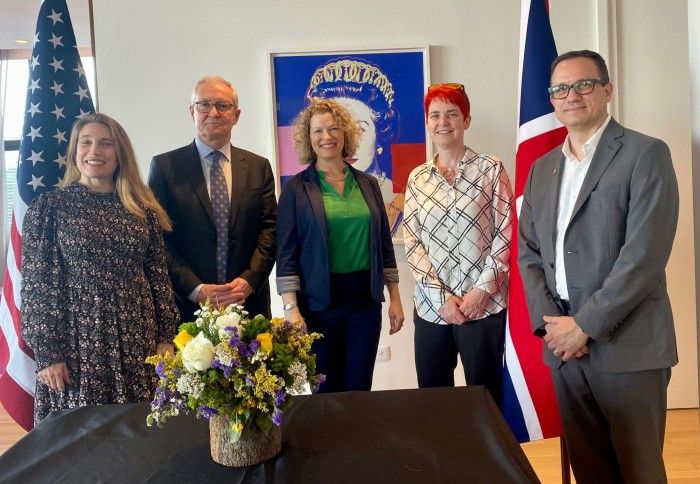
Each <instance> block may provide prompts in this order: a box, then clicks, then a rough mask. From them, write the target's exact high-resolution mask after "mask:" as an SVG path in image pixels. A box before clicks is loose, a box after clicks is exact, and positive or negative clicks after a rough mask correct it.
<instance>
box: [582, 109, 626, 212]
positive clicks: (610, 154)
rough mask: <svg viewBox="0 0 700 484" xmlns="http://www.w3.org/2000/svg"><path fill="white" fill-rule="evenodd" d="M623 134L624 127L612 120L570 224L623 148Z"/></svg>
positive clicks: (585, 179) (597, 149)
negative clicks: (621, 139)
mask: <svg viewBox="0 0 700 484" xmlns="http://www.w3.org/2000/svg"><path fill="white" fill-rule="evenodd" d="M622 134H623V130H622V126H620V124H618V123H617V122H616V121H615V120H614V119H611V120H610V123H609V124H608V127H607V128H605V131H604V132H603V135H602V136H601V138H600V141H599V142H598V147H597V148H596V150H595V154H594V155H593V159H592V160H591V166H590V167H589V168H588V172H587V173H586V177H585V178H584V179H583V184H582V185H581V190H580V191H579V193H578V197H577V198H576V203H575V204H574V210H573V212H571V219H570V221H569V223H571V221H572V220H574V218H575V217H576V214H577V213H578V212H579V210H580V209H581V207H582V206H583V204H584V203H585V202H586V200H588V197H589V196H590V194H591V192H592V191H593V189H594V188H595V187H596V185H597V184H598V181H599V180H600V177H602V176H603V173H605V170H607V169H608V165H610V163H611V162H612V160H613V158H614V157H615V155H616V154H617V152H618V150H619V149H620V147H621V146H622V143H620V142H619V141H618V140H617V138H620V137H621V136H622Z"/></svg>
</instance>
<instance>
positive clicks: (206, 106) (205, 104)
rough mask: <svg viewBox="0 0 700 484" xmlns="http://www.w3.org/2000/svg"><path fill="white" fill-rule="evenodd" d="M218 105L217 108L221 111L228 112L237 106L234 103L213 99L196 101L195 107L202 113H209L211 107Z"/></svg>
mask: <svg viewBox="0 0 700 484" xmlns="http://www.w3.org/2000/svg"><path fill="white" fill-rule="evenodd" d="M213 107H216V110H217V111H218V112H220V113H227V112H229V111H230V110H232V109H235V108H236V105H235V104H233V103H226V102H223V101H218V102H212V101H195V102H194V108H195V109H196V110H197V111H199V112H200V113H208V112H209V111H211V108H213Z"/></svg>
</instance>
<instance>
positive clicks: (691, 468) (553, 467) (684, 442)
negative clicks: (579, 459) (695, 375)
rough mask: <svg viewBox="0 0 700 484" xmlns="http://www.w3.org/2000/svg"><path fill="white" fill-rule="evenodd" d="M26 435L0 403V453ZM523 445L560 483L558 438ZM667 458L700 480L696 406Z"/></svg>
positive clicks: (679, 474) (676, 429)
mask: <svg viewBox="0 0 700 484" xmlns="http://www.w3.org/2000/svg"><path fill="white" fill-rule="evenodd" d="M24 434H25V432H24V430H22V428H21V427H20V426H19V425H17V424H15V423H14V422H13V421H12V419H10V417H9V416H8V415H7V413H5V410H4V409H3V408H2V406H0V454H2V453H3V452H5V450H7V449H8V448H9V447H10V446H12V445H13V444H14V443H15V442H17V441H18V440H19V439H21V438H22V436H23V435H24ZM522 447H523V450H524V451H525V454H526V455H527V458H528V459H529V460H530V463H531V464H532V467H533V468H534V469H535V472H536V473H537V475H538V476H539V478H540V480H541V481H542V482H543V483H544V484H554V483H558V482H561V472H560V467H559V466H560V463H559V439H547V440H543V441H539V442H531V443H528V444H523V446H522ZM664 459H665V461H666V472H667V474H668V482H669V483H671V484H690V483H699V482H700V414H699V413H698V409H697V408H695V409H690V410H670V411H669V412H668V420H667V424H666V445H665V448H664ZM572 481H573V480H572Z"/></svg>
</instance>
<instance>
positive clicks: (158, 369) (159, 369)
mask: <svg viewBox="0 0 700 484" xmlns="http://www.w3.org/2000/svg"><path fill="white" fill-rule="evenodd" d="M164 366H165V364H164V363H163V362H162V361H159V362H158V364H157V365H156V375H158V376H159V377H160V378H168V376H167V375H166V374H165V369H164V368H163V367H164Z"/></svg>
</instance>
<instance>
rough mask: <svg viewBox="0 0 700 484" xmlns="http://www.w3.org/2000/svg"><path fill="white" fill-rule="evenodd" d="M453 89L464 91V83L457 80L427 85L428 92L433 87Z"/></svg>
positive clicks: (433, 88)
mask: <svg viewBox="0 0 700 484" xmlns="http://www.w3.org/2000/svg"><path fill="white" fill-rule="evenodd" d="M445 88H447V89H454V90H455V91H460V92H463V93H466V92H465V90H464V84H460V83H458V82H445V83H441V84H431V85H430V87H428V92H430V91H433V90H435V89H445Z"/></svg>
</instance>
